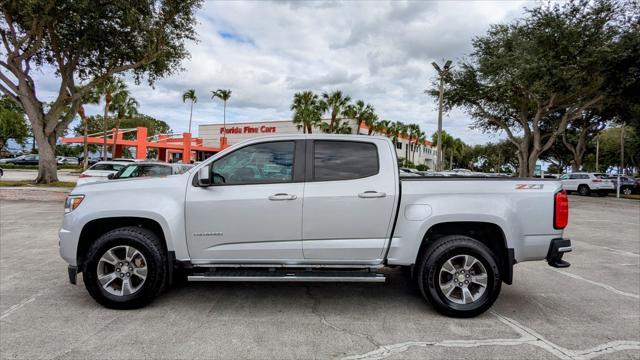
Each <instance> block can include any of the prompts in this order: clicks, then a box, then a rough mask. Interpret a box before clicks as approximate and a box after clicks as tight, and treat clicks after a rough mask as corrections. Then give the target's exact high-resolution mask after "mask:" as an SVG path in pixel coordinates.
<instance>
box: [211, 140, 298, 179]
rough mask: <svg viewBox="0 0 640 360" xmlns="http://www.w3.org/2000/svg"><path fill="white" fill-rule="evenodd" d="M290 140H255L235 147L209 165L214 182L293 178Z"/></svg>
mask: <svg viewBox="0 0 640 360" xmlns="http://www.w3.org/2000/svg"><path fill="white" fill-rule="evenodd" d="M294 149H295V144H294V142H293V141H280V142H270V143H262V144H255V145H250V146H247V147H244V148H242V149H239V150H236V151H234V152H232V153H231V154H229V155H227V156H225V157H223V158H222V159H220V160H217V161H216V162H214V163H213V166H212V167H211V171H212V179H213V183H214V184H228V185H233V184H264V183H279V182H288V181H292V180H293V154H294Z"/></svg>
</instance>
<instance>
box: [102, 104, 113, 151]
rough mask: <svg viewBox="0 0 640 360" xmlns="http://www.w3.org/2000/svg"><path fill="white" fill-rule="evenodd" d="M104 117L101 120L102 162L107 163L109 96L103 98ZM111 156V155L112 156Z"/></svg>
mask: <svg viewBox="0 0 640 360" xmlns="http://www.w3.org/2000/svg"><path fill="white" fill-rule="evenodd" d="M104 99H105V101H104V117H103V118H102V120H103V121H102V131H103V133H102V136H103V139H104V141H103V142H102V160H104V161H107V120H108V119H109V105H111V94H107V95H105V97H104ZM112 156H113V154H112Z"/></svg>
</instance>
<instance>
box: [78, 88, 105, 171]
mask: <svg viewBox="0 0 640 360" xmlns="http://www.w3.org/2000/svg"><path fill="white" fill-rule="evenodd" d="M99 102H100V95H99V94H98V92H97V91H96V89H95V88H94V89H92V90H91V91H89V92H87V93H86V94H85V95H84V96H83V97H82V104H80V107H79V108H78V115H80V121H82V128H83V137H84V139H83V141H82V154H83V158H82V170H86V169H87V167H88V165H89V159H88V157H89V134H88V132H89V118H88V117H87V113H86V112H85V110H84V105H86V104H98V103H99Z"/></svg>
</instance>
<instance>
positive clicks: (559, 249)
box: [547, 238, 573, 268]
mask: <svg viewBox="0 0 640 360" xmlns="http://www.w3.org/2000/svg"><path fill="white" fill-rule="evenodd" d="M572 250H573V248H572V247H571V240H570V239H563V238H557V239H553V240H551V244H550V245H549V252H547V263H548V264H549V266H553V267H555V268H566V267H569V266H571V264H569V263H568V262H566V261H564V260H562V256H563V255H564V254H565V253H568V252H571V251H572Z"/></svg>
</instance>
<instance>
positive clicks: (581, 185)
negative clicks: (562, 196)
mask: <svg viewBox="0 0 640 360" xmlns="http://www.w3.org/2000/svg"><path fill="white" fill-rule="evenodd" d="M560 180H561V181H562V188H563V189H564V190H566V191H567V192H571V191H577V192H578V194H580V195H582V196H588V195H589V194H591V193H592V192H595V193H597V194H598V195H602V196H605V195H607V193H609V192H610V191H613V190H615V185H614V184H613V181H611V180H609V179H607V175H606V174H599V173H586V172H580V173H578V172H576V173H571V174H564V175H562V176H561V177H560Z"/></svg>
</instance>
